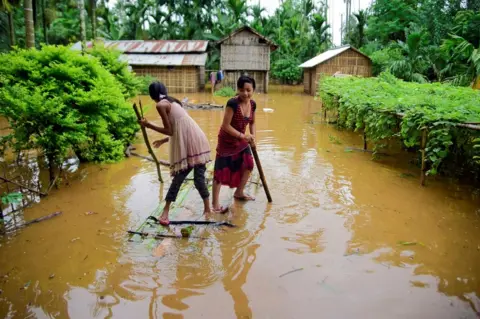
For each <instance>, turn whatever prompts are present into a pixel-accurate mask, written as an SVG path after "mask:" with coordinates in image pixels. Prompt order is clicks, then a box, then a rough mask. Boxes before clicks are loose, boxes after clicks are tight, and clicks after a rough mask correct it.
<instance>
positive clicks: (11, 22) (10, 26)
mask: <svg viewBox="0 0 480 319" xmlns="http://www.w3.org/2000/svg"><path fill="white" fill-rule="evenodd" d="M14 21H15V20H14V19H13V8H12V10H11V11H9V12H8V29H9V36H10V37H9V40H10V48H13V47H14V46H15V24H14Z"/></svg>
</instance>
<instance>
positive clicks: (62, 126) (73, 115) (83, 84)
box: [0, 46, 138, 167]
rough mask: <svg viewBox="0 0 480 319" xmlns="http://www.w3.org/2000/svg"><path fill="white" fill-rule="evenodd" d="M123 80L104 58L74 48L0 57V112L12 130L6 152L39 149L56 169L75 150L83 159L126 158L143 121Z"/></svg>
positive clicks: (3, 144) (1, 141)
mask: <svg viewBox="0 0 480 319" xmlns="http://www.w3.org/2000/svg"><path fill="white" fill-rule="evenodd" d="M106 61H107V60H104V61H103V63H104V64H107V63H106ZM111 61H112V64H113V65H115V63H116V62H115V61H116V60H115V61H113V60H111ZM111 70H114V71H111V72H112V73H116V74H121V76H120V77H123V78H124V79H125V78H126V77H125V73H124V71H122V70H121V69H119V68H116V67H115V66H112V67H111ZM122 74H123V75H122ZM119 82H120V81H118V80H117V79H116V78H115V77H114V76H113V75H112V74H111V73H110V72H109V71H107V70H105V68H104V67H103V66H102V64H101V63H100V62H99V60H98V59H96V58H93V57H92V56H89V55H85V56H82V55H81V54H80V53H79V52H75V51H72V50H70V49H69V48H68V47H62V46H59V47H55V46H43V47H42V49H41V50H14V51H11V52H10V53H9V54H2V55H0V116H3V117H5V118H6V119H7V120H8V122H9V124H10V127H11V128H12V132H11V133H10V134H9V135H6V136H3V137H1V138H0V146H1V147H2V149H1V150H0V151H4V150H5V148H6V147H11V148H12V149H13V150H14V151H21V150H26V149H38V150H41V151H43V154H44V155H46V156H47V158H48V159H49V164H50V165H51V167H52V166H55V165H58V164H60V163H61V162H62V161H63V160H64V159H65V157H66V156H67V154H68V153H69V152H71V151H74V152H75V153H76V155H77V156H78V157H79V158H80V160H82V161H98V162H111V161H118V160H120V159H121V158H122V157H123V151H124V147H125V146H126V144H128V142H129V141H130V140H132V139H133V137H134V135H135V132H136V130H137V128H138V125H137V123H136V117H135V114H134V113H133V110H132V108H131V106H130V104H129V103H128V102H126V100H125V96H128V94H127V92H128V91H129V89H126V87H127V86H126V84H123V85H121V84H120V83H119ZM129 94H130V93H129Z"/></svg>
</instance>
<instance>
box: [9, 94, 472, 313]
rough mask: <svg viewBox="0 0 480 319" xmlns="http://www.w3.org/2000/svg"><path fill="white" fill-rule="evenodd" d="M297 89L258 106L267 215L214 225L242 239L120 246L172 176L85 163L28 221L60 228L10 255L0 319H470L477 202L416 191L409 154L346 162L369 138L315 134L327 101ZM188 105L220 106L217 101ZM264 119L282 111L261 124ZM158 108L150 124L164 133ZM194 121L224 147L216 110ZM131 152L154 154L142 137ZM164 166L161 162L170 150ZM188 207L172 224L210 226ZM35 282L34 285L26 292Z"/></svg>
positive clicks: (450, 193)
mask: <svg viewBox="0 0 480 319" xmlns="http://www.w3.org/2000/svg"><path fill="white" fill-rule="evenodd" d="M289 90H290V91H289ZM292 90H293V91H292ZM300 92H301V88H300V89H296V88H295V89H288V90H285V92H283V93H281V92H276V93H272V94H269V95H259V96H257V98H256V99H257V103H258V104H259V105H260V107H259V113H258V115H257V121H258V129H259V131H258V145H259V155H260V158H261V159H262V163H263V166H264V170H265V174H266V176H267V178H268V181H269V186H270V189H271V192H272V197H273V199H274V203H273V205H271V206H269V205H267V203H266V200H265V198H264V194H263V193H262V189H259V190H258V193H257V194H256V195H257V199H258V200H257V201H256V202H253V203H246V204H235V205H234V206H233V209H232V213H231V214H230V215H228V216H220V217H217V218H219V219H230V220H231V221H232V222H233V223H235V224H237V225H239V227H238V228H235V229H224V230H221V229H210V228H197V230H196V232H197V233H196V235H198V236H202V237H206V238H207V239H205V240H195V239H190V240H183V239H178V240H177V239H171V240H164V241H161V242H156V243H155V245H152V249H151V248H150V247H149V246H146V245H143V244H138V243H128V242H126V240H125V239H126V237H125V231H126V230H127V229H134V228H135V227H136V226H137V225H138V224H139V223H140V222H142V221H143V220H144V219H145V218H146V217H147V216H148V215H149V214H150V212H151V211H153V210H154V209H155V208H156V206H157V205H158V203H159V202H160V200H161V199H162V198H163V193H162V192H163V190H165V189H166V188H167V187H168V183H169V178H168V172H167V171H166V170H163V171H162V172H163V176H164V177H165V179H166V180H167V183H166V184H165V185H160V184H159V183H158V182H157V181H156V177H155V176H156V172H155V167H154V166H153V165H152V164H151V163H149V162H147V161H144V160H142V159H138V158H130V159H128V160H125V161H123V162H122V163H119V164H115V165H102V166H95V165H89V166H80V169H79V171H78V172H77V173H76V175H75V176H76V177H75V178H72V179H71V181H70V186H69V187H68V188H64V189H61V190H59V191H58V192H55V193H54V194H53V196H51V197H48V198H46V199H45V200H42V201H41V203H40V204H38V205H36V206H34V207H32V208H31V209H29V210H28V211H27V214H28V217H29V218H34V217H36V216H40V215H44V214H46V213H50V212H51V211H52V210H58V209H61V210H63V211H64V216H63V217H62V218H61V219H58V220H52V221H49V222H48V223H44V224H40V225H37V226H35V227H32V228H31V229H26V230H25V231H23V232H21V233H20V234H19V235H18V236H17V237H14V238H12V239H10V240H9V241H4V242H2V243H1V245H2V247H0V257H1V258H0V269H1V273H0V275H5V274H6V275H7V277H4V278H5V279H2V280H0V289H2V290H3V293H2V295H0V298H2V300H1V305H0V312H1V314H7V313H9V314H10V315H11V316H12V317H14V316H16V317H18V316H20V317H21V316H26V315H28V314H30V315H32V316H35V317H47V316H51V317H58V318H66V317H73V318H77V317H78V318H90V317H96V318H104V317H114V318H117V317H120V318H121V317H139V318H148V317H149V318H181V317H187V318H197V317H201V316H203V317H205V318H235V317H238V318H252V317H259V318H267V317H274V318H303V317H305V318H312V317H318V316H319V314H321V316H324V317H327V318H346V317H355V318H372V317H378V318H391V317H402V318H405V317H408V318H459V317H462V316H464V317H466V318H473V317H475V316H476V312H477V311H478V309H479V304H480V301H479V298H478V296H479V294H480V285H479V283H478V280H479V279H478V278H479V276H480V270H479V267H478V265H479V264H480V255H479V253H478V249H479V248H478V247H479V245H480V233H479V232H478V227H479V222H480V219H479V216H478V207H480V202H479V198H478V193H477V197H474V196H470V195H467V194H472V193H473V194H475V193H474V192H473V191H472V190H471V189H469V188H468V187H464V186H453V185H452V184H447V183H445V182H444V181H443V180H442V179H437V180H431V181H429V185H428V187H426V188H422V187H420V186H419V185H418V180H417V178H416V176H417V174H418V170H417V169H416V168H414V167H411V166H410V164H409V154H405V153H402V152H401V151H399V152H397V153H395V152H396V151H395V148H392V149H391V150H389V152H391V155H392V156H388V157H382V158H381V159H380V160H377V161H372V159H371V156H370V154H365V153H363V152H355V151H354V152H346V151H345V149H346V148H347V147H357V148H361V147H362V145H363V142H362V137H361V136H360V135H359V134H357V133H351V132H344V131H338V130H335V129H334V128H333V127H331V126H327V125H324V124H310V123H312V117H313V116H314V115H313V114H312V113H315V112H316V111H318V109H319V103H318V102H315V101H314V100H313V99H312V98H311V97H307V96H303V95H301V94H300ZM191 99H195V100H202V99H203V100H211V98H210V97H209V96H208V95H195V96H192V97H191ZM214 100H215V102H216V103H221V102H224V100H225V99H218V98H214ZM148 103H150V102H149V101H148V100H147V99H145V101H144V105H146V104H148ZM264 107H265V108H271V109H273V112H270V113H267V112H263V110H262V109H263V108H264ZM152 110H153V109H152ZM152 110H151V111H150V113H149V114H148V115H147V116H148V117H149V118H151V119H155V120H156V121H157V122H158V121H159V118H158V116H157V115H155V114H154V113H152ZM190 114H191V115H192V116H193V117H194V118H195V119H196V120H197V122H198V123H199V125H200V126H201V127H202V129H203V130H204V131H205V133H206V135H207V136H208V138H209V140H210V143H211V146H212V149H214V148H215V146H216V145H215V143H216V135H217V133H218V128H219V125H220V123H221V120H222V112H221V111H211V112H205V111H198V110H195V111H190ZM317 120H318V119H316V120H315V121H314V123H316V122H317ZM149 134H150V135H151V139H152V140H153V139H156V138H157V137H158V135H157V134H155V133H154V132H149ZM135 146H136V147H137V150H136V152H137V153H140V154H146V149H145V147H144V146H143V145H142V143H141V141H139V142H138V144H137V145H135ZM158 154H159V157H160V158H162V159H167V158H168V154H167V148H161V149H159V150H158ZM412 176H413V177H412ZM231 195H232V194H231V191H229V190H224V191H223V193H222V201H224V202H225V203H231V202H232V200H231ZM185 206H186V207H187V208H186V209H183V210H182V214H184V215H183V216H178V218H180V217H182V218H183V217H188V218H200V217H201V209H202V203H201V200H200V198H198V196H197V195H196V193H195V192H192V198H189V201H188V202H187V203H186V204H185ZM86 211H94V212H97V213H98V214H95V215H88V216H87V215H85V212H86ZM177 232H178V229H177ZM77 237H79V238H80V239H78V240H74V241H73V242H72V241H71V240H73V239H75V238H77ZM87 256H88V257H87ZM292 270H293V272H292ZM52 273H54V274H55V277H54V278H53V279H49V276H50V275H51V274H52ZM28 282H30V284H29V287H28V289H23V290H20V287H24V286H25V285H26V284H27V283H28ZM37 282H38V284H37ZM345 304H347V305H348V307H345V306H344V305H345ZM372 314H375V315H372Z"/></svg>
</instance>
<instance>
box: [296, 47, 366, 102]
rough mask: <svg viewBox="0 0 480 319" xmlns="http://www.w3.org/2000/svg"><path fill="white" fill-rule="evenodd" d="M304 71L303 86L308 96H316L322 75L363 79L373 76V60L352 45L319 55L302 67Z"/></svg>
mask: <svg viewBox="0 0 480 319" xmlns="http://www.w3.org/2000/svg"><path fill="white" fill-rule="evenodd" d="M300 67H301V68H303V69H304V71H303V86H304V91H305V93H307V94H310V95H315V94H316V93H317V90H318V82H319V80H320V78H321V76H322V75H334V74H335V73H341V74H350V75H357V76H363V77H370V76H372V60H370V58H369V57H368V56H366V55H365V54H363V53H362V52H360V51H359V50H357V49H355V48H354V47H352V46H350V45H346V46H342V47H338V48H334V49H331V50H328V51H326V52H323V53H322V54H319V55H317V56H316V57H314V58H313V59H310V60H308V61H306V62H304V63H303V64H301V65H300Z"/></svg>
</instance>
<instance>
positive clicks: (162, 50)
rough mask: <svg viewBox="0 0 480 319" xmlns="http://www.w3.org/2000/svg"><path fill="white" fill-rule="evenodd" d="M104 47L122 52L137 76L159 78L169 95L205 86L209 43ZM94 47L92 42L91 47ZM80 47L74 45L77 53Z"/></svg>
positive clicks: (130, 43)
mask: <svg viewBox="0 0 480 319" xmlns="http://www.w3.org/2000/svg"><path fill="white" fill-rule="evenodd" d="M103 45H104V46H105V47H106V48H109V49H116V50H119V51H120V52H122V53H123V54H122V55H121V57H120V59H122V60H124V61H126V62H127V63H128V65H129V66H130V67H131V68H132V70H133V71H134V72H135V73H136V74H137V75H149V76H152V77H154V78H156V79H157V80H159V81H161V82H163V83H164V84H165V85H166V86H167V88H168V90H169V92H172V93H194V92H198V91H200V90H201V89H203V88H204V86H205V63H206V61H207V53H206V51H207V46H208V41H189V40H175V41H174V40H153V41H142V40H135V41H105V42H103ZM91 46H92V43H91V42H88V43H87V47H91ZM80 48H81V46H80V42H78V43H76V44H74V46H73V49H76V50H80Z"/></svg>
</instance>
